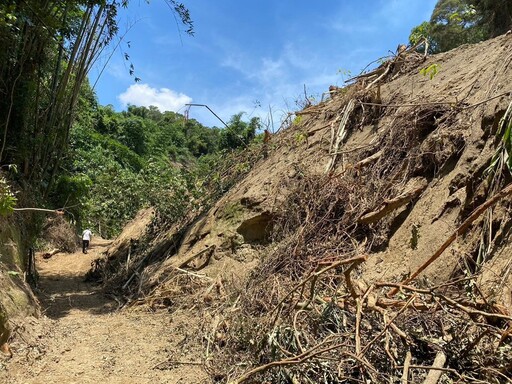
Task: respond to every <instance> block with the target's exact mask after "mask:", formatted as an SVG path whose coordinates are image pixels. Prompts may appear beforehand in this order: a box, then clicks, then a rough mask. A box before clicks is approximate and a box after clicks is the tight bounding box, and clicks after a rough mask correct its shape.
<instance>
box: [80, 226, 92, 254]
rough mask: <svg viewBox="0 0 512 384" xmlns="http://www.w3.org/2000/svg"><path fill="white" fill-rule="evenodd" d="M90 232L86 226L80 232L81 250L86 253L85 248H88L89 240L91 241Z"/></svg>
mask: <svg viewBox="0 0 512 384" xmlns="http://www.w3.org/2000/svg"><path fill="white" fill-rule="evenodd" d="M91 236H92V232H91V230H90V229H89V228H87V229H86V230H85V231H84V232H83V233H82V252H83V253H87V248H89V242H90V241H91Z"/></svg>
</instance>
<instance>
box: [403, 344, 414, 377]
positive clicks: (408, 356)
mask: <svg viewBox="0 0 512 384" xmlns="http://www.w3.org/2000/svg"><path fill="white" fill-rule="evenodd" d="M411 360H412V354H411V350H410V349H408V350H407V353H406V354H405V361H404V370H403V373H402V380H401V384H407V383H408V382H409V366H410V365H411Z"/></svg>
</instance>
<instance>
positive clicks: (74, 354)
mask: <svg viewBox="0 0 512 384" xmlns="http://www.w3.org/2000/svg"><path fill="white" fill-rule="evenodd" d="M91 243H92V244H91V249H90V250H89V252H88V254H86V255H84V254H82V253H81V251H79V252H77V253H74V254H61V253H59V254H56V255H54V256H53V257H52V258H51V259H48V260H44V259H42V258H40V257H39V258H38V259H37V266H38V271H39V274H40V281H39V288H40V292H39V293H38V298H39V300H40V302H41V308H42V310H43V313H44V314H45V315H46V316H47V318H43V319H41V321H38V322H37V324H35V323H34V322H33V321H32V322H30V321H29V320H27V328H33V329H38V331H35V332H36V333H37V334H36V335H35V337H33V338H31V339H32V340H31V341H29V342H28V343H23V342H15V343H13V344H12V349H13V352H14V357H13V358H12V359H10V360H8V361H0V383H12V384H22V383H23V384H29V383H33V384H36V383H45V384H52V383H77V384H78V383H80V384H86V383H98V382H101V383H102V384H103V383H112V384H114V383H119V384H121V383H123V384H125V383H127V384H132V383H133V384H135V383H137V384H145V383H152V384H157V383H200V382H207V375H206V373H205V372H204V371H203V370H202V368H201V366H200V365H194V364H175V365H173V366H169V364H163V366H164V367H166V369H161V368H160V367H161V366H162V364H160V365H159V363H162V362H165V361H167V360H174V359H176V358H178V359H179V360H180V361H186V362H193V361H198V360H199V359H200V356H199V355H198V354H194V353H193V352H192V351H183V348H180V346H181V345H182V344H183V341H184V340H185V339H186V338H187V335H188V334H187V332H190V329H191V328H190V327H189V326H190V319H187V318H186V316H180V315H178V314H173V315H170V314H169V313H157V314H154V313H144V312H142V313H141V312H130V311H121V312H119V311H117V308H118V304H117V302H116V301H115V300H113V298H112V297H109V296H108V295H105V294H104V293H103V292H101V291H100V289H99V287H97V286H95V285H93V284H90V283H86V282H84V275H85V273H86V272H87V270H88V269H89V267H90V264H91V261H92V260H94V259H95V258H98V257H100V256H101V253H102V252H103V251H104V250H105V248H106V246H107V245H108V244H109V242H107V241H105V240H98V239H93V241H92V242H91ZM34 340H35V341H34ZM25 341H26V340H25ZM27 344H28V345H27Z"/></svg>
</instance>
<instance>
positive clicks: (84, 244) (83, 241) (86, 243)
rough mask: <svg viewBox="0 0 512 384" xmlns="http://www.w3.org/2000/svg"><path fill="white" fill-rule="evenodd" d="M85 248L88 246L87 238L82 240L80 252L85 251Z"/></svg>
mask: <svg viewBox="0 0 512 384" xmlns="http://www.w3.org/2000/svg"><path fill="white" fill-rule="evenodd" d="M87 248H89V240H82V252H83V253H87Z"/></svg>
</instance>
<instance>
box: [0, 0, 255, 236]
mask: <svg viewBox="0 0 512 384" xmlns="http://www.w3.org/2000/svg"><path fill="white" fill-rule="evenodd" d="M167 3H168V5H170V6H171V7H170V8H171V11H172V12H174V15H175V16H176V19H177V20H178V21H180V22H181V23H182V25H183V26H184V27H185V32H186V33H188V34H190V35H192V34H193V24H192V20H191V17H190V14H189V12H188V10H187V9H186V7H185V6H184V5H183V4H181V3H179V2H177V1H174V0H168V1H167ZM129 5H130V2H129V1H128V0H107V1H100V0H94V1H84V0H74V1H66V2H62V1H60V0H24V1H15V0H6V1H3V2H1V4H0V46H1V47H2V50H1V51H0V78H1V79H3V80H2V81H1V82H0V94H1V95H4V97H1V98H0V167H2V170H4V169H5V165H7V164H12V165H14V166H15V167H16V168H17V169H19V172H17V173H13V172H3V173H2V175H0V214H2V215H7V214H9V213H10V212H12V210H13V208H14V206H15V205H16V203H17V200H16V197H19V196H21V195H27V194H28V193H20V195H16V197H15V195H14V194H13V193H12V192H11V185H16V190H19V191H21V192H23V191H30V204H31V205H33V204H36V205H37V206H40V207H45V206H46V207H48V208H52V209H53V208H64V209H65V211H66V213H67V214H68V217H69V219H70V220H72V221H73V222H74V223H75V224H76V225H77V227H80V226H82V225H88V226H92V227H93V228H96V231H97V232H99V233H100V234H102V235H104V236H112V235H114V234H115V233H117V232H118V231H119V230H120V228H122V226H123V225H124V224H125V222H126V221H127V220H129V219H130V218H132V217H133V216H134V214H135V212H136V211H137V210H138V209H140V208H141V207H144V206H153V207H155V208H156V210H157V212H158V214H159V217H160V218H161V219H164V220H174V219H176V218H179V217H181V216H183V215H184V214H185V212H186V211H187V210H188V209H194V207H195V206H197V205H200V204H202V203H201V202H203V203H204V199H205V194H206V191H205V188H206V187H205V185H207V186H208V188H211V189H210V190H211V191H215V194H218V193H223V191H225V190H226V188H228V187H229V185H230V183H231V182H232V181H231V180H232V179H231V176H230V177H226V172H224V174H223V175H222V176H221V174H220V173H219V179H218V181H219V183H218V185H217V186H215V184H212V178H211V176H210V174H211V173H212V171H213V169H215V167H216V166H217V165H219V164H220V163H222V162H223V161H225V160H226V158H227V157H226V153H227V152H230V151H233V150H237V149H243V150H246V149H247V147H248V146H249V145H250V143H251V141H252V140H254V139H255V137H256V132H257V130H258V129H259V127H260V122H259V120H258V119H256V118H253V119H252V120H250V121H249V122H245V121H243V119H242V117H243V114H242V113H240V114H237V115H235V116H233V117H232V119H231V120H230V121H229V124H228V127H227V128H225V129H219V128H215V127H214V128H208V127H204V126H202V125H201V124H199V123H198V122H197V121H195V120H189V119H186V118H185V117H184V116H183V115H180V114H177V113H174V112H161V111H159V110H158V109H157V108H155V107H149V108H146V107H137V106H130V107H128V110H127V111H124V112H116V111H114V109H113V108H112V107H111V106H100V105H98V102H97V99H96V96H95V94H94V91H93V89H92V88H91V86H90V85H89V81H88V74H89V71H90V69H91V68H92V67H93V66H94V65H95V63H96V60H97V59H98V57H100V56H101V55H104V54H105V52H106V51H107V50H109V49H113V48H112V47H110V45H115V44H114V42H115V41H117V39H118V34H119V32H120V31H119V27H118V25H117V12H118V10H119V8H120V7H128V6H129ZM124 56H125V58H126V59H127V60H128V59H129V55H127V54H125V55H124ZM129 68H130V69H129V73H127V75H128V74H129V75H130V76H132V77H133V78H134V80H135V81H137V80H138V79H137V78H136V77H135V69H134V67H133V65H132V64H131V63H130V65H129ZM239 164H240V167H242V168H243V169H233V170H231V169H230V172H228V173H227V174H229V175H236V174H240V173H241V172H246V171H247V168H248V166H247V165H248V164H250V163H248V162H240V163H239ZM226 168H228V167H226ZM249 168H250V166H249ZM213 173H215V172H213ZM7 179H8V180H7ZM205 183H206V184H205ZM20 204H21V205H23V203H20Z"/></svg>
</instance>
